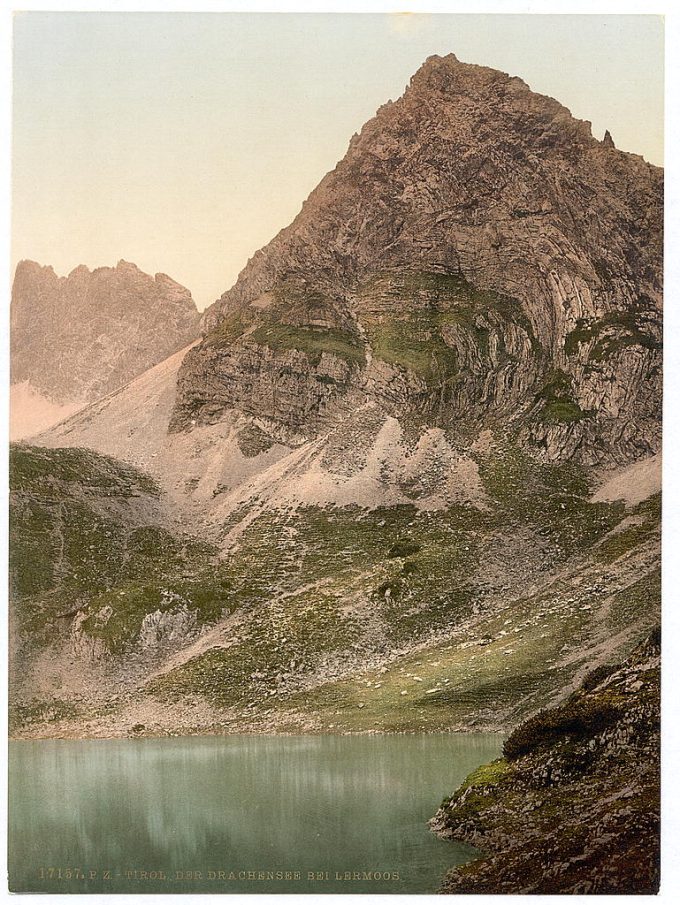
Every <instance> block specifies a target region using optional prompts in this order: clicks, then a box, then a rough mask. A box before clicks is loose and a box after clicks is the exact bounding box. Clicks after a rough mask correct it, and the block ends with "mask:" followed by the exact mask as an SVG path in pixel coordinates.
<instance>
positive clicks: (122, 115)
mask: <svg viewBox="0 0 680 905" xmlns="http://www.w3.org/2000/svg"><path fill="white" fill-rule="evenodd" d="M14 33H15V37H14V111H13V112H14V115H13V119H14V131H13V238H12V245H13V247H12V253H13V254H12V257H13V264H16V262H17V261H18V260H20V259H21V258H32V259H33V260H37V261H39V262H40V263H42V264H52V265H53V267H54V269H55V270H56V271H57V273H59V274H67V273H68V272H69V271H70V270H72V269H73V268H74V267H75V266H77V265H78V264H81V263H83V264H87V265H88V266H89V267H98V266H102V265H113V264H115V263H116V262H117V261H118V260H119V259H120V258H125V259H126V260H129V261H134V262H135V263H136V264H138V265H139V267H141V268H142V269H143V270H146V271H148V272H150V273H155V272H157V271H164V272H165V273H168V274H170V276H172V277H173V278H174V279H176V280H178V281H179V282H180V283H183V284H184V285H185V286H187V287H188V288H189V289H190V290H191V291H192V293H193V295H194V298H195V299H196V302H197V304H198V305H199V307H201V308H202V307H205V305H207V304H209V303H210V302H212V301H214V299H215V298H217V297H218V296H219V295H220V294H221V293H222V292H224V291H225V290H226V289H228V288H229V287H230V286H231V285H232V283H233V282H234V280H235V279H236V276H237V275H238V272H239V271H240V270H241V268H242V267H243V266H244V265H245V263H246V261H247V259H248V258H249V257H250V256H251V255H252V254H253V253H254V252H255V251H256V250H257V249H258V248H260V247H261V246H263V245H265V244H266V243H267V242H268V241H269V240H270V239H271V238H272V237H273V236H274V235H275V234H276V233H277V232H278V230H279V229H281V228H282V227H284V226H286V225H287V224H288V223H289V222H290V221H291V220H292V219H293V217H294V216H295V215H296V214H297V212H298V211H299V209H300V206H301V204H302V201H303V200H304V199H305V198H306V197H307V195H308V194H309V192H310V191H311V190H312V189H313V188H314V186H315V185H316V184H317V183H318V182H319V180H320V179H321V177H322V176H323V175H324V174H325V173H326V172H327V171H328V170H330V169H332V168H333V166H334V165H335V163H336V162H337V161H338V160H339V159H340V158H341V157H342V156H343V155H344V153H345V150H346V148H347V144H348V142H349V139H350V137H351V136H352V134H353V133H354V132H357V131H359V129H360V128H361V126H362V124H363V123H364V122H365V121H366V120H367V119H369V118H370V117H371V116H372V115H373V114H374V113H375V111H376V109H377V108H378V107H379V106H380V105H381V104H382V103H384V102H385V101H386V100H388V99H390V98H391V99H393V100H394V99H396V98H397V97H398V96H399V95H400V94H401V93H402V92H403V90H404V87H405V86H406V84H407V82H408V80H409V78H410V76H411V75H412V74H413V72H414V71H415V70H416V69H417V68H418V67H419V65H420V64H421V63H422V62H423V60H424V59H425V58H426V57H427V56H428V55H430V54H433V53H439V54H446V53H451V52H453V53H455V54H456V56H458V57H459V59H461V60H464V61H466V62H471V63H480V64H483V65H487V66H493V67H495V68H498V69H502V70H504V71H506V72H510V73H511V74H513V75H518V76H520V77H521V78H523V79H524V80H525V81H526V82H528V84H529V85H530V86H531V87H532V88H533V89H534V90H536V91H539V92H541V93H543V94H549V95H552V96H553V97H555V98H557V99H558V100H559V101H561V102H562V103H563V104H565V105H566V106H567V107H569V109H570V110H571V111H572V113H573V114H574V115H575V116H578V117H579V118H582V119H589V120H590V121H591V122H592V123H593V133H594V134H595V135H596V136H597V137H602V135H603V133H604V130H605V129H607V128H608V129H609V131H610V132H611V134H612V136H613V138H614V141H615V143H616V145H617V146H618V147H619V148H622V149H624V150H627V151H633V152H635V153H637V154H642V155H643V156H644V157H645V158H646V159H647V160H649V161H651V162H653V163H657V164H662V163H663V22H662V19H661V18H660V17H654V16H639V15H638V16H558V15H552V16H550V15H546V16H523V15H511V16H501V15H489V16H475V15H428V16H420V15H418V16H415V15H396V14H393V15H331V14H307V15H301V14H278V15H276V14H233V13H216V14H210V13H207V14H204V13H200V14H195V13H188V14H182V13H20V14H17V15H16V17H15V30H14Z"/></svg>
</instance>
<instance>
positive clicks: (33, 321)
mask: <svg viewBox="0 0 680 905" xmlns="http://www.w3.org/2000/svg"><path fill="white" fill-rule="evenodd" d="M10 312H11V313H10V326H11V382H12V384H25V383H26V384H28V385H30V388H31V390H32V393H28V394H27V393H24V394H23V398H24V402H25V405H26V406H28V407H30V405H34V406H35V405H38V404H39V403H38V402H37V401H36V400H37V399H38V397H43V400H46V401H47V402H49V403H51V404H52V405H53V406H57V408H56V409H55V411H57V412H58V411H59V408H58V407H59V406H62V407H67V408H68V407H71V408H72V407H73V406H76V407H77V406H82V405H84V404H87V403H88V402H94V401H95V400H97V399H100V398H101V397H102V396H105V395H106V394H107V393H110V392H112V391H113V390H115V389H117V388H118V387H120V386H122V385H124V384H126V383H128V382H129V381H130V380H132V379H133V378H134V377H136V376H137V375H138V374H141V373H143V372H144V371H146V370H148V369H149V368H150V367H153V365H155V364H157V363H158V362H160V361H162V360H163V359H165V358H167V357H168V356H169V355H171V354H172V353H173V352H176V351H177V350H178V349H181V348H183V347H185V346H187V345H188V344H189V343H190V342H192V340H194V339H195V338H196V337H197V334H198V322H199V317H200V316H199V313H198V311H197V309H196V305H195V304H194V301H193V299H192V297H191V293H190V292H189V290H188V289H185V288H184V286H180V284H179V283H176V282H175V281H174V280H173V279H171V278H170V277H169V276H167V275H166V274H162V273H158V274H156V276H155V277H151V276H149V275H148V274H146V273H144V272H143V271H141V270H140V269H139V268H138V267H137V266H136V265H135V264H130V263H128V262H127V261H119V262H118V264H117V265H116V266H115V267H99V268H96V269H95V270H92V271H90V270H89V269H88V268H87V267H85V266H82V265H81V266H80V267H76V268H75V269H74V270H72V271H71V273H70V274H69V275H68V276H67V277H59V276H57V274H56V273H55V272H54V270H53V269H52V267H49V266H47V267H42V266H41V265H39V264H36V263H35V262H34V261H21V262H20V263H19V264H18V266H17V269H16V274H15V278H14V284H13V287H12V302H11V309H10Z"/></svg>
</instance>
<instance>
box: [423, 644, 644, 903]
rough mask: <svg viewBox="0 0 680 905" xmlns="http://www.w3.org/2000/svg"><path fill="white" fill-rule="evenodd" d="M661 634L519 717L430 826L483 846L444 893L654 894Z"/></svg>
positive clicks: (450, 877)
mask: <svg viewBox="0 0 680 905" xmlns="http://www.w3.org/2000/svg"><path fill="white" fill-rule="evenodd" d="M660 652H661V650H660V631H659V630H655V631H654V632H653V633H652V634H651V635H650V637H649V638H648V639H647V640H646V641H644V642H643V643H642V644H641V645H639V646H638V647H637V648H636V649H635V650H634V651H633V653H632V654H631V656H630V657H629V658H628V659H627V660H626V661H625V662H624V663H623V664H622V665H621V666H619V667H600V668H599V669H597V670H594V671H593V672H592V673H591V674H590V675H589V676H587V677H586V679H585V680H584V682H583V684H582V685H581V687H580V688H579V689H578V690H577V691H576V692H574V694H572V695H571V697H570V698H568V699H567V700H566V701H565V702H564V703H563V704H561V705H560V706H558V707H556V708H552V709H550V710H545V711H541V712H540V713H539V714H537V715H536V716H534V717H532V718H531V719H529V720H527V721H526V722H524V723H522V724H521V725H520V726H519V727H518V728H517V729H516V730H515V732H513V733H512V734H511V735H510V736H509V737H508V739H507V740H506V742H505V745H504V749H503V750H504V757H503V758H500V759H499V760H497V761H494V762H493V763H491V764H487V765H484V766H482V767H480V768H478V769H477V770H476V771H475V772H474V773H472V774H471V775H470V776H469V777H468V778H467V780H466V781H465V782H464V783H463V785H462V786H461V787H460V788H459V789H458V790H457V791H456V792H455V793H454V794H453V795H452V796H451V797H450V798H447V799H445V800H444V802H443V803H442V806H441V807H440V809H439V811H438V812H437V814H436V815H435V817H434V818H433V819H432V821H431V827H432V829H433V830H434V831H435V832H436V833H437V834H438V835H440V836H442V837H443V838H447V839H457V840H461V841H465V842H467V843H469V844H471V845H474V846H475V847H476V848H478V849H480V850H481V851H483V852H485V853H486V854H485V855H483V856H482V857H480V858H478V859H476V860H474V861H472V862H469V863H468V864H466V865H464V866H462V867H460V868H457V869H455V870H453V871H450V872H449V873H448V874H447V876H446V878H445V880H444V883H443V887H442V891H443V892H447V893H496V894H498V893H505V894H508V893H510V894H516V893H534V894H537V893H540V894H565V893H571V894H583V893H587V894H599V895H603V894H624V893H634V894H647V895H649V894H654V893H656V892H657V891H658V888H659V822H660V795H659V787H660V776H659V768H660V722H659V717H660V710H659V703H660Z"/></svg>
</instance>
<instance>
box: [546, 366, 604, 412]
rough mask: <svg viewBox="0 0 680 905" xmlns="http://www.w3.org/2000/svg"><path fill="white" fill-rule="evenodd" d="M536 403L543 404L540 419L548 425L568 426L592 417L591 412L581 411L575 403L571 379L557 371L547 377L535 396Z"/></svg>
mask: <svg viewBox="0 0 680 905" xmlns="http://www.w3.org/2000/svg"><path fill="white" fill-rule="evenodd" d="M536 401H538V402H541V401H542V402H543V408H542V409H541V412H540V418H541V420H542V421H544V422H546V423H548V424H569V423H571V422H574V421H581V420H582V419H583V418H590V417H592V413H591V412H585V411H583V409H582V408H581V407H580V406H579V405H578V403H577V402H576V401H575V399H574V398H573V391H572V386H571V378H570V377H569V375H568V374H565V372H564V371H560V370H559V369H556V370H554V371H551V372H550V373H549V374H548V375H547V378H546V382H545V384H544V385H543V387H542V389H541V390H540V391H539V392H538V393H537V394H536Z"/></svg>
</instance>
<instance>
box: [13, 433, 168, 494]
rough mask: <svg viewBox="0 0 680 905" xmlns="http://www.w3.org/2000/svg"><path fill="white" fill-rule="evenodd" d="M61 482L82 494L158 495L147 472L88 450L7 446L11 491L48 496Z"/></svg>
mask: <svg viewBox="0 0 680 905" xmlns="http://www.w3.org/2000/svg"><path fill="white" fill-rule="evenodd" d="M62 484H64V485H68V484H75V485H77V486H78V488H79V490H81V491H82V492H84V493H87V492H88V491H90V492H93V493H96V494H98V495H99V496H103V497H122V498H123V499H128V498H129V497H132V496H139V495H140V494H142V493H146V494H149V495H150V496H156V497H157V496H159V494H160V488H159V486H158V484H157V483H156V481H155V480H154V479H153V478H152V477H151V476H150V475H148V474H145V473H144V472H143V471H139V469H137V468H133V467H132V466H131V465H126V464H125V463H123V462H119V461H117V460H116V459H112V458H111V457H109V456H104V455H100V454H99V453H95V452H92V451H91V450H89V449H69V448H63V449H48V448H45V447H42V446H25V445H23V444H12V445H11V446H10V452H9V486H10V490H11V491H16V492H20V491H23V492H27V493H32V494H35V495H38V496H41V497H50V496H53V495H54V494H55V492H56V491H58V489H59V485H62Z"/></svg>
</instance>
